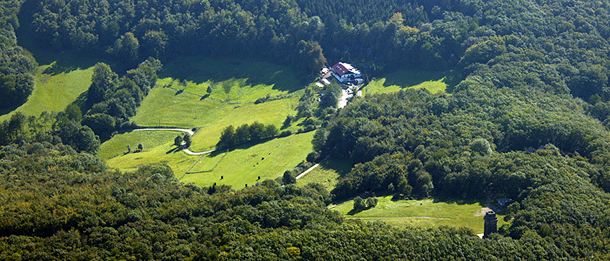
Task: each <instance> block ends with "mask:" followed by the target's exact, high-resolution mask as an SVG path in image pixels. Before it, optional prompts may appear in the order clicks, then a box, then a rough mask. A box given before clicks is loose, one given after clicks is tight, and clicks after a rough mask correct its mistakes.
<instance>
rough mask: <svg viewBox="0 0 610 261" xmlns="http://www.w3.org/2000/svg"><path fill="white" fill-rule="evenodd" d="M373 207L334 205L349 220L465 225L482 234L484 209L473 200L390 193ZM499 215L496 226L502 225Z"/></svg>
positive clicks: (425, 224)
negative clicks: (417, 197) (395, 196)
mask: <svg viewBox="0 0 610 261" xmlns="http://www.w3.org/2000/svg"><path fill="white" fill-rule="evenodd" d="M377 199H378V200H379V203H378V204H377V206H376V207H374V208H371V209H367V210H364V211H361V212H357V213H354V211H353V206H354V202H353V201H351V200H350V201H346V202H344V203H341V204H339V205H337V206H335V207H334V208H332V209H334V210H337V211H339V212H340V213H341V214H343V215H344V216H345V217H347V218H350V219H362V220H364V221H383V222H386V223H387V224H389V225H393V226H397V227H401V226H405V225H409V226H418V227H438V226H450V227H466V228H470V229H472V231H473V232H475V233H476V234H482V233H483V224H484V221H483V216H484V214H485V209H484V208H483V206H482V205H481V203H480V202H476V201H453V200H448V201H445V200H442V199H424V200H396V201H393V200H392V196H383V197H377ZM505 223H506V222H504V220H503V216H502V215H498V227H500V226H502V225H503V224H505Z"/></svg>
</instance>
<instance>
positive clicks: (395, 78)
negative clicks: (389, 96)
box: [362, 70, 448, 95]
mask: <svg viewBox="0 0 610 261" xmlns="http://www.w3.org/2000/svg"><path fill="white" fill-rule="evenodd" d="M446 76H447V73H446V72H437V71H424V70H399V71H396V72H392V73H389V74H386V75H382V76H381V77H377V78H376V79H374V80H372V81H371V82H370V83H369V84H368V85H367V86H366V87H364V88H363V89H362V91H363V93H364V95H366V94H374V93H391V92H397V91H400V90H403V89H407V88H424V89H427V90H428V91H430V92H431V93H438V92H445V91H446V89H447V87H448V85H447V83H446V82H445V79H446Z"/></svg>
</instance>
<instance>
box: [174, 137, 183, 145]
mask: <svg viewBox="0 0 610 261" xmlns="http://www.w3.org/2000/svg"><path fill="white" fill-rule="evenodd" d="M174 145H176V146H180V145H182V136H180V135H178V136H176V138H175V139H174Z"/></svg>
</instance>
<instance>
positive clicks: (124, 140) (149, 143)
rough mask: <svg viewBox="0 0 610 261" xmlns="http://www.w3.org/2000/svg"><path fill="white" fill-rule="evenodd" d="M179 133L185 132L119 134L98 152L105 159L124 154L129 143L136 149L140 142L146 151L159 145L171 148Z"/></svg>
mask: <svg viewBox="0 0 610 261" xmlns="http://www.w3.org/2000/svg"><path fill="white" fill-rule="evenodd" d="M177 135H181V136H182V135H184V133H183V132H178V131H134V132H129V133H123V134H117V135H114V137H113V138H112V139H111V140H109V141H107V142H104V143H103V144H102V146H101V147H100V150H99V153H98V154H99V156H100V158H102V159H104V160H107V159H111V158H114V157H118V156H123V154H124V153H125V152H126V151H127V145H129V146H131V150H132V151H135V150H136V149H137V148H138V144H140V143H141V144H142V146H143V147H144V151H145V152H146V151H148V150H150V149H152V148H156V147H159V146H162V147H165V148H167V147H169V148H171V145H172V144H174V138H176V136H177Z"/></svg>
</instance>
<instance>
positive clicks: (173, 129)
mask: <svg viewBox="0 0 610 261" xmlns="http://www.w3.org/2000/svg"><path fill="white" fill-rule="evenodd" d="M132 131H179V132H184V133H188V134H189V135H190V136H193V135H194V134H195V132H194V131H192V130H189V129H180V128H143V129H132V130H125V131H122V132H132ZM182 150H184V152H186V154H189V155H193V156H198V155H204V154H210V153H212V152H214V151H216V149H213V150H208V151H203V152H192V151H191V150H189V149H185V148H184V147H183V148H182Z"/></svg>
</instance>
